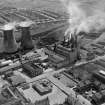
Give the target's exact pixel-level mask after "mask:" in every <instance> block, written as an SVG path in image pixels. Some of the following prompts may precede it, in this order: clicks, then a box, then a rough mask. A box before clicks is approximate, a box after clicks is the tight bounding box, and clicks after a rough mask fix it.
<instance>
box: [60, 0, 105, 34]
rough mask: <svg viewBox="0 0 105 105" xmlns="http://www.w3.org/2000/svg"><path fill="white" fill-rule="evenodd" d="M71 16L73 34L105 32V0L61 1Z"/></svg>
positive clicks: (70, 28)
mask: <svg viewBox="0 0 105 105" xmlns="http://www.w3.org/2000/svg"><path fill="white" fill-rule="evenodd" d="M61 1H62V3H63V4H64V5H65V7H66V9H67V12H68V13H69V15H70V18H69V23H70V27H69V29H68V30H70V32H71V33H74V32H76V34H79V33H80V32H85V33H91V32H93V33H94V32H95V33H96V32H99V31H102V30H105V1H104V0H61Z"/></svg>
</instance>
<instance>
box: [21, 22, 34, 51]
mask: <svg viewBox="0 0 105 105" xmlns="http://www.w3.org/2000/svg"><path fill="white" fill-rule="evenodd" d="M30 25H31V24H29V23H28V22H22V23H21V24H20V28H21V33H22V37H21V46H22V48H23V49H25V50H27V49H33V48H34V45H33V42H32V37H31V34H30Z"/></svg>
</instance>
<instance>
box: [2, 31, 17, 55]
mask: <svg viewBox="0 0 105 105" xmlns="http://www.w3.org/2000/svg"><path fill="white" fill-rule="evenodd" d="M3 34H4V40H3V45H4V52H5V53H14V52H16V51H17V50H18V45H17V43H16V40H15V37H14V35H13V29H3Z"/></svg>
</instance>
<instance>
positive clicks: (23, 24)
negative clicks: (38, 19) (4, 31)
mask: <svg viewBox="0 0 105 105" xmlns="http://www.w3.org/2000/svg"><path fill="white" fill-rule="evenodd" d="M32 24H34V22H33V21H23V22H20V23H19V26H21V27H29V26H31V25H32Z"/></svg>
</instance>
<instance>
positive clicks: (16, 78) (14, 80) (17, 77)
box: [9, 75, 26, 85]
mask: <svg viewBox="0 0 105 105" xmlns="http://www.w3.org/2000/svg"><path fill="white" fill-rule="evenodd" d="M9 79H10V81H11V82H12V84H13V85H18V84H21V83H25V82H26V80H25V79H24V78H23V77H22V76H21V75H14V76H12V77H9Z"/></svg>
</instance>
